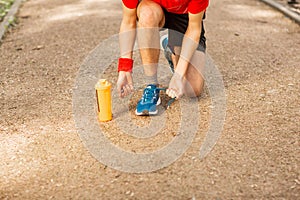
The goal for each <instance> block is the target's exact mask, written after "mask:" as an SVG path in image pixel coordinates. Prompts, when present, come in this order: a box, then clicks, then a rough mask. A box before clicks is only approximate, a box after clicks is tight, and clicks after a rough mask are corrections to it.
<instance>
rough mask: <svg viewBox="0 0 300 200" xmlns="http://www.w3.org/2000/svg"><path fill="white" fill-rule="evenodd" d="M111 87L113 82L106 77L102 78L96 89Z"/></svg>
mask: <svg viewBox="0 0 300 200" xmlns="http://www.w3.org/2000/svg"><path fill="white" fill-rule="evenodd" d="M110 87H111V84H110V83H109V82H108V81H107V80H106V79H100V80H99V81H98V82H97V83H96V85H95V89H96V90H105V89H109V88H110Z"/></svg>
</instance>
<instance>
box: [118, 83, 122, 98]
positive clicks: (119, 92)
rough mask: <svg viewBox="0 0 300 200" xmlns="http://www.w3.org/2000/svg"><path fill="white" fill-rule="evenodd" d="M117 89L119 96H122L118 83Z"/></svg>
mask: <svg viewBox="0 0 300 200" xmlns="http://www.w3.org/2000/svg"><path fill="white" fill-rule="evenodd" d="M117 90H118V94H119V97H123V94H122V93H123V89H122V87H121V86H120V85H118V86H117Z"/></svg>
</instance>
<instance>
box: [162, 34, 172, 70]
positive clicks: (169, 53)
mask: <svg viewBox="0 0 300 200" xmlns="http://www.w3.org/2000/svg"><path fill="white" fill-rule="evenodd" d="M160 44H161V47H162V49H163V50H164V55H165V57H166V59H167V61H168V63H169V67H170V70H171V72H172V73H174V65H173V61H172V54H173V53H172V51H171V49H170V48H169V46H168V35H164V36H162V37H161V39H160Z"/></svg>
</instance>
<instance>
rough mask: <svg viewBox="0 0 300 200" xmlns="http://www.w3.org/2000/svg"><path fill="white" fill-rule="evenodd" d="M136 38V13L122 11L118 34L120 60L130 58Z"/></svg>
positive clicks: (127, 10)
mask: <svg viewBox="0 0 300 200" xmlns="http://www.w3.org/2000/svg"><path fill="white" fill-rule="evenodd" d="M135 37H136V11H135V10H132V9H127V8H124V9H123V20H122V22H121V27H120V32H119V42H120V53H121V57H122V58H132V51H133V47H134V43H135Z"/></svg>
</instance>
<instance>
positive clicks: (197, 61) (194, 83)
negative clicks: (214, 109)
mask: <svg viewBox="0 0 300 200" xmlns="http://www.w3.org/2000/svg"><path fill="white" fill-rule="evenodd" d="M204 67H205V53H204V52H202V51H195V53H194V55H193V57H192V59H191V62H190V65H189V67H188V70H187V72H186V75H185V81H186V83H185V94H186V95H187V96H189V97H195V96H200V95H201V93H202V91H203V86H204Z"/></svg>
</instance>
